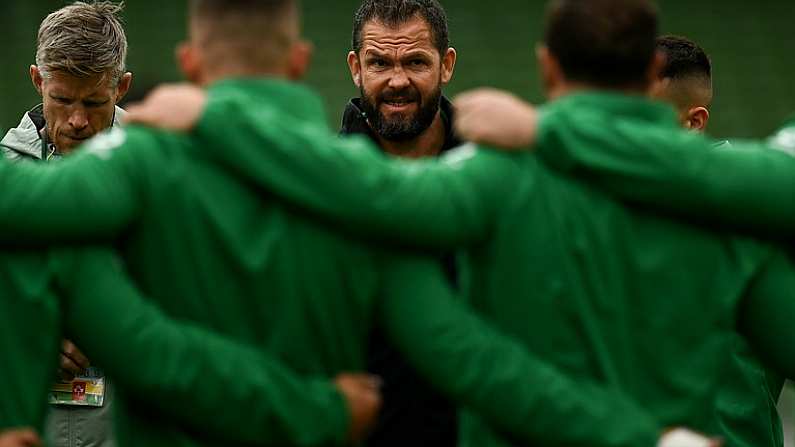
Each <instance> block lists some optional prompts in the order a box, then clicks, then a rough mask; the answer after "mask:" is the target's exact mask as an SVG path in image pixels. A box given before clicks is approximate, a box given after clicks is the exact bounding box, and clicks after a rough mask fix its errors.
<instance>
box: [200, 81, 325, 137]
mask: <svg viewBox="0 0 795 447" xmlns="http://www.w3.org/2000/svg"><path fill="white" fill-rule="evenodd" d="M208 93H209V97H210V100H223V99H224V98H231V99H234V98H235V97H240V98H241V99H245V100H246V102H250V101H251V99H254V100H255V101H256V103H257V104H258V105H259V106H261V107H270V108H275V109H277V110H278V112H279V114H282V115H291V116H293V117H294V118H296V119H297V120H298V121H299V122H311V123H313V124H321V125H323V126H328V119H327V117H326V112H325V106H324V104H323V100H322V99H321V98H320V96H318V95H317V94H316V93H314V92H313V91H312V90H311V89H310V88H309V87H307V86H305V85H303V84H300V83H297V82H292V81H287V80H284V79H278V78H230V79H225V80H222V81H218V82H216V83H214V84H212V85H211V86H210V87H209V88H208Z"/></svg>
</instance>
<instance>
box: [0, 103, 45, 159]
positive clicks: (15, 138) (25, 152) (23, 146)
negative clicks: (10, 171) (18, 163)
mask: <svg viewBox="0 0 795 447" xmlns="http://www.w3.org/2000/svg"><path fill="white" fill-rule="evenodd" d="M35 110H36V109H34V111H35ZM32 113H33V112H26V113H25V114H24V115H23V116H22V119H21V120H20V122H19V124H18V125H17V127H15V128H13V129H11V130H9V131H8V132H7V133H6V134H5V136H3V139H2V141H0V146H2V150H3V155H4V156H5V157H6V158H8V159H11V160H19V159H21V158H36V159H38V158H41V144H42V142H41V136H40V135H39V128H40V127H43V123H41V126H39V125H38V124H37V123H36V122H35V121H34V117H33V116H32Z"/></svg>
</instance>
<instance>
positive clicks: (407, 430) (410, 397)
mask: <svg viewBox="0 0 795 447" xmlns="http://www.w3.org/2000/svg"><path fill="white" fill-rule="evenodd" d="M360 101H361V100H360V99H359V98H355V99H352V100H351V102H350V103H348V106H347V107H346V108H345V113H344V114H343V118H342V129H341V130H340V134H342V135H351V134H362V135H367V136H369V137H370V138H371V139H372V140H373V141H374V142H375V143H376V144H378V139H377V138H376V136H375V134H374V133H373V131H372V130H371V129H370V126H369V125H368V124H367V116H366V115H365V113H364V112H363V111H362V108H361V107H360ZM441 115H442V119H443V121H444V124H445V129H446V136H445V142H444V145H443V146H442V150H441V153H444V152H447V151H448V150H450V149H452V148H454V147H457V146H459V145H460V144H461V141H460V140H458V139H457V138H456V137H455V134H454V132H453V127H452V118H453V107H452V104H451V103H450V101H449V100H448V99H447V98H444V97H442V101H441ZM441 262H442V264H443V265H444V270H445V273H446V275H447V278H448V279H449V280H450V283H451V284H452V285H453V286H456V285H457V283H458V272H457V268H456V262H455V255H454V254H452V253H451V254H448V255H445V256H443V257H442V259H441ZM368 371H369V372H370V373H372V374H376V375H378V376H380V377H381V379H382V380H383V383H384V385H383V389H382V392H383V396H384V403H383V407H382V408H381V414H380V417H379V419H378V423H377V424H376V427H375V429H374V430H373V433H372V434H371V435H370V437H369V438H368V440H367V441H366V442H365V445H366V446H367V447H455V446H456V445H457V444H458V417H457V414H456V409H455V406H454V405H453V404H451V403H450V402H449V401H448V400H447V399H446V398H445V397H444V396H442V395H441V394H439V393H438V392H436V391H434V390H433V389H432V388H431V386H430V385H429V384H428V383H427V382H426V381H425V380H424V379H422V378H421V377H419V375H417V373H415V372H414V370H413V369H412V368H411V367H410V366H409V365H408V364H407V363H406V361H405V360H404V359H403V357H402V356H401V355H400V353H399V352H398V351H397V349H395V348H394V347H393V346H392V344H391V343H390V342H389V341H388V340H386V338H385V337H384V335H383V333H381V332H380V331H379V330H377V329H376V330H375V331H374V332H373V333H372V334H371V336H370V343H369V350H368Z"/></svg>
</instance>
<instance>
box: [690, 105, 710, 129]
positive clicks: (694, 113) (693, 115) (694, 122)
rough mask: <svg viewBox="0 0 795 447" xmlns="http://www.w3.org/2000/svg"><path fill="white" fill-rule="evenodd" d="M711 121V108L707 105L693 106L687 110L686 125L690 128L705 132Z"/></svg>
mask: <svg viewBox="0 0 795 447" xmlns="http://www.w3.org/2000/svg"><path fill="white" fill-rule="evenodd" d="M708 122H709V110H707V108H706V107H693V108H692V109H690V110H688V111H687V120H686V121H685V127H687V128H688V129H690V130H695V131H698V132H704V131H705V130H706V129H707V123H708Z"/></svg>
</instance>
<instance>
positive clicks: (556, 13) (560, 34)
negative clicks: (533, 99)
mask: <svg viewBox="0 0 795 447" xmlns="http://www.w3.org/2000/svg"><path fill="white" fill-rule="evenodd" d="M657 27H658V19H657V10H656V8H655V7H654V5H653V4H652V3H651V2H650V1H649V0H553V1H552V2H551V3H550V4H549V9H548V11H547V17H546V32H545V37H544V43H543V44H541V45H539V46H538V48H537V55H538V59H539V67H540V69H541V74H542V79H543V80H544V83H545V87H546V89H547V93H548V95H549V96H550V97H552V98H555V97H557V96H560V95H562V94H565V93H567V92H569V91H571V90H573V89H578V88H598V89H612V90H621V91H630V90H631V91H637V92H641V93H646V92H647V91H648V89H649V88H650V86H651V84H652V82H653V81H654V80H655V79H656V78H657V73H658V72H659V68H660V66H661V65H662V57H661V56H660V55H658V54H657V53H656V51H655V39H656V37H657Z"/></svg>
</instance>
